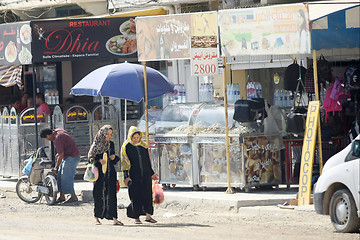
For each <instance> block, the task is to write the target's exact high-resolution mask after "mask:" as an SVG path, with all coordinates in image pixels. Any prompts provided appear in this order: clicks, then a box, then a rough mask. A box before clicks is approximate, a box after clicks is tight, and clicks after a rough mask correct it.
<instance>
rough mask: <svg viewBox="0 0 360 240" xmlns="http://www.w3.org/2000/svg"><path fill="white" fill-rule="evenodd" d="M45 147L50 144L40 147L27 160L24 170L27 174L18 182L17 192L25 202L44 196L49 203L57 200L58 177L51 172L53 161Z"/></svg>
mask: <svg viewBox="0 0 360 240" xmlns="http://www.w3.org/2000/svg"><path fill="white" fill-rule="evenodd" d="M45 148H48V146H44V147H40V148H38V149H37V151H36V152H34V153H33V154H32V155H31V156H30V158H29V159H28V160H25V163H26V166H25V168H24V170H23V173H25V175H23V176H21V177H20V178H19V179H18V181H17V183H16V194H17V195H18V197H19V198H20V199H21V200H23V201H24V202H27V203H35V202H37V201H39V200H40V199H41V198H42V196H44V197H45V199H46V202H47V204H48V205H53V204H55V202H56V199H57V198H56V197H57V193H58V185H57V181H56V178H55V177H54V176H53V175H52V174H51V173H52V171H53V168H52V161H51V160H49V159H48V158H47V155H46V153H45ZM29 161H32V162H29ZM29 168H31V171H29Z"/></svg>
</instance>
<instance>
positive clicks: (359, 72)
mask: <svg viewBox="0 0 360 240" xmlns="http://www.w3.org/2000/svg"><path fill="white" fill-rule="evenodd" d="M344 76H345V87H346V88H347V89H359V88H360V66H359V65H355V64H352V65H350V66H349V67H348V68H346V70H345V73H344Z"/></svg>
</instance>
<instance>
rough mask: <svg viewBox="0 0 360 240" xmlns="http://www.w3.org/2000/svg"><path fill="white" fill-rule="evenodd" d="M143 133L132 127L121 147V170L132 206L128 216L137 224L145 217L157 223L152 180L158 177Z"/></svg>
mask: <svg viewBox="0 0 360 240" xmlns="http://www.w3.org/2000/svg"><path fill="white" fill-rule="evenodd" d="M142 136H143V133H142V132H141V131H140V129H138V128H137V127H135V126H132V127H130V129H129V133H128V138H127V140H126V141H125V142H124V143H123V145H122V147H121V169H122V170H123V171H124V183H125V185H127V186H128V193H129V198H130V200H131V203H130V205H129V206H128V207H127V216H128V217H129V218H133V219H135V224H141V223H142V222H141V221H140V216H141V215H145V216H146V218H145V221H146V222H150V223H156V220H155V219H153V218H152V217H151V215H153V213H154V208H153V199H152V180H158V175H157V174H156V173H154V170H153V169H152V167H151V162H150V156H149V152H148V148H147V145H146V143H144V142H143V141H142V140H141V139H142Z"/></svg>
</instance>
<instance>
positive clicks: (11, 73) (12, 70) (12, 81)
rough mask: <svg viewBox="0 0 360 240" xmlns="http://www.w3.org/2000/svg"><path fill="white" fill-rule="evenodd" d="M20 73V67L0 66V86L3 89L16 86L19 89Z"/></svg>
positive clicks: (20, 83) (20, 85) (20, 84)
mask: <svg viewBox="0 0 360 240" xmlns="http://www.w3.org/2000/svg"><path fill="white" fill-rule="evenodd" d="M21 72H22V66H21V65H11V66H0V85H2V86H4V87H11V86H14V85H18V86H19V88H20V89H21V88H22V82H21Z"/></svg>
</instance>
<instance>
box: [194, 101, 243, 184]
mask: <svg viewBox="0 0 360 240" xmlns="http://www.w3.org/2000/svg"><path fill="white" fill-rule="evenodd" d="M224 113H225V109H224V106H223V105H219V104H207V105H204V106H203V107H202V108H201V109H200V112H199V114H198V115H197V117H196V120H195V123H194V125H193V126H194V132H195V135H194V138H193V142H194V145H195V146H194V149H195V151H194V161H196V162H197V166H198V171H197V174H196V179H197V181H196V182H198V184H199V186H200V187H203V188H205V187H221V186H222V187H226V186H227V184H228V178H227V160H226V141H225V137H226V134H225V131H226V129H225V114H224ZM233 114H234V108H233V106H229V107H228V125H229V138H230V171H231V183H232V185H234V186H235V185H239V184H240V174H239V173H240V170H241V155H242V152H241V148H240V145H239V133H240V128H239V127H240V125H239V123H237V122H236V121H234V120H233Z"/></svg>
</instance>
